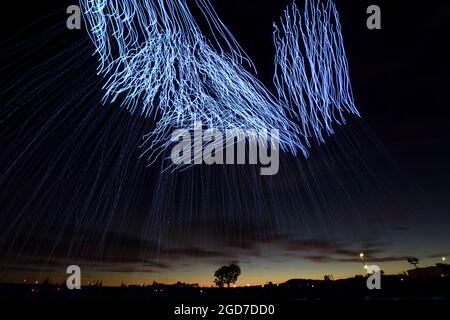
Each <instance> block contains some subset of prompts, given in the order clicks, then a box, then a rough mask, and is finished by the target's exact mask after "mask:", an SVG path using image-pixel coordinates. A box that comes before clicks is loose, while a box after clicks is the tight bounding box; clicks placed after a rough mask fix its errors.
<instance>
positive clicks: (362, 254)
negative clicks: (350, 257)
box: [359, 252, 367, 272]
mask: <svg viewBox="0 0 450 320" xmlns="http://www.w3.org/2000/svg"><path fill="white" fill-rule="evenodd" d="M359 257H360V258H361V262H362V264H363V267H364V270H366V272H367V265H366V262H365V261H364V253H362V252H361V253H360V254H359Z"/></svg>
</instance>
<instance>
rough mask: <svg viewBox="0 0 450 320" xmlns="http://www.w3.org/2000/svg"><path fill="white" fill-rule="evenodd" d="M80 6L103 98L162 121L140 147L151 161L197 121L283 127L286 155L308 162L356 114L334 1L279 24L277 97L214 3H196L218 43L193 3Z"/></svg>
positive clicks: (291, 13)
mask: <svg viewBox="0 0 450 320" xmlns="http://www.w3.org/2000/svg"><path fill="white" fill-rule="evenodd" d="M80 2H81V5H82V8H83V11H84V14H85V20H86V21H87V25H88V29H89V31H90V36H91V39H92V41H93V43H94V45H95V47H96V53H97V55H98V57H99V69H98V71H99V73H100V74H102V75H103V76H104V77H106V84H105V85H104V92H105V95H104V101H111V102H114V101H120V102H121V104H122V106H123V107H125V108H126V109H127V110H128V111H129V112H131V113H132V114H137V115H140V116H144V117H147V118H152V119H154V120H155V125H154V127H153V129H152V130H151V131H150V132H149V133H148V134H147V135H145V137H144V143H143V144H142V145H141V147H142V150H143V156H144V157H145V158H146V159H147V160H148V161H149V163H150V164H151V163H154V161H156V159H157V158H158V157H159V156H160V155H161V154H162V153H163V152H164V150H166V149H167V148H168V147H169V146H170V145H171V144H172V142H171V141H170V135H171V133H172V132H173V130H175V129H187V130H193V129H194V124H195V123H196V122H201V123H203V124H205V126H207V127H208V128H218V129H220V130H243V131H244V130H248V131H255V132H258V131H262V130H273V129H276V130H279V131H280V141H279V144H280V149H281V150H283V151H285V152H290V153H292V154H294V155H295V154H297V153H298V152H299V151H300V152H301V153H302V154H303V155H304V156H307V155H308V151H307V149H308V147H309V146H310V145H311V144H310V139H311V138H315V139H316V141H318V142H319V143H321V142H324V138H323V134H324V133H326V134H333V132H334V131H333V124H334V123H336V124H343V123H345V119H344V113H345V112H349V113H354V114H358V111H357V110H356V108H355V106H354V102H353V97H352V93H351V87H350V80H349V75H348V66H347V60H346V57H345V51H344V47H343V41H342V35H341V30H340V25H339V21H338V14H337V10H336V7H335V6H334V4H333V3H332V2H331V1H325V0H324V1H317V0H307V1H306V6H305V11H304V12H303V14H302V13H301V12H300V11H299V10H298V9H297V7H296V5H295V4H294V5H293V6H292V8H291V9H288V10H286V12H285V18H284V20H282V28H281V29H279V28H276V31H275V46H276V57H275V66H276V74H275V77H274V79H275V85H276V87H277V91H278V98H277V97H276V96H275V95H274V94H273V93H272V92H270V90H269V89H267V87H266V86H265V85H264V84H263V83H261V82H260V81H259V80H258V79H257V78H256V76H255V75H254V74H253V73H252V72H251V70H247V68H246V65H249V66H250V67H253V63H252V61H251V59H250V58H249V57H248V56H247V55H246V54H245V52H244V51H243V49H242V48H241V47H240V45H239V44H238V42H237V41H236V39H235V38H234V37H233V35H232V34H231V33H230V32H229V30H228V29H227V28H226V26H225V25H224V24H223V23H222V21H221V20H220V18H219V17H218V15H217V13H216V12H215V10H214V8H213V7H212V6H211V4H210V3H209V0H198V1H196V2H195V5H196V6H197V8H198V9H200V11H201V12H202V14H203V16H204V18H205V19H206V21H207V22H208V23H207V24H208V26H209V29H210V30H208V31H209V34H212V38H213V41H211V40H210V39H207V37H206V36H205V35H204V33H202V30H201V28H200V26H199V24H198V23H197V21H196V18H195V17H194V15H193V14H192V13H191V8H190V7H189V5H188V3H187V1H186V0H174V1H169V2H168V1H162V0H145V1H138V0H123V1H113V0H92V1H88V0H80ZM323 2H326V4H323ZM334 26H335V27H334ZM223 44H225V45H223Z"/></svg>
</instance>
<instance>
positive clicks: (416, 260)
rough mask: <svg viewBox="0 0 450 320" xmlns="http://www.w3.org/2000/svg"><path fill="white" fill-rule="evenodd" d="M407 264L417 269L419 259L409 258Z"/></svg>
mask: <svg viewBox="0 0 450 320" xmlns="http://www.w3.org/2000/svg"><path fill="white" fill-rule="evenodd" d="M408 262H409V263H410V264H412V265H413V266H414V267H416V269H417V265H418V264H419V258H409V259H408Z"/></svg>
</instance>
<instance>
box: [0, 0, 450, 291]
mask: <svg viewBox="0 0 450 320" xmlns="http://www.w3.org/2000/svg"><path fill="white" fill-rule="evenodd" d="M215 2H216V8H217V11H218V12H219V15H220V16H221V17H222V18H223V21H224V22H225V24H226V25H227V26H228V27H229V28H230V30H231V31H232V33H233V34H234V35H235V36H236V38H237V39H238V41H239V42H240V43H241V45H242V46H243V47H244V49H245V50H246V51H247V53H248V54H249V55H250V57H252V58H253V60H254V62H255V64H256V67H257V69H258V74H259V77H260V79H261V80H262V81H263V82H264V83H266V84H267V85H268V86H271V79H272V73H273V51H274V49H273V44H272V22H273V21H277V20H278V19H279V17H280V15H281V13H282V11H283V8H284V7H285V6H286V5H287V4H289V3H290V1H287V0H286V1H278V0H277V1H275V0H264V1H262V0H245V1H242V0H217V1H215ZM65 3H66V2H64V1H53V2H52V1H49V2H46V3H45V5H44V4H41V3H36V2H33V3H31V4H27V5H26V6H24V5H23V4H22V3H8V7H9V10H6V9H5V10H2V19H1V24H0V26H1V30H2V31H1V32H2V35H3V36H2V40H3V39H7V38H9V37H10V36H11V35H13V34H16V33H17V31H18V30H20V29H22V28H23V27H25V26H27V25H29V24H30V23H32V22H33V21H35V20H37V19H39V18H40V17H42V16H44V15H46V14H48V13H51V12H56V15H55V16H53V17H51V18H50V19H49V20H48V21H49V22H43V23H40V24H38V26H37V27H33V28H31V29H30V30H29V31H28V32H26V34H24V35H22V36H20V37H19V39H30V37H32V36H33V35H38V39H41V40H39V41H37V42H32V41H30V40H27V41H26V43H28V46H24V47H20V45H19V47H20V48H21V49H20V50H22V51H20V50H19V51H18V52H19V53H20V55H18V56H16V55H14V54H12V55H8V53H6V54H3V59H2V63H3V64H4V65H5V66H8V67H7V68H6V70H8V72H9V73H4V75H3V76H2V79H1V80H2V82H1V85H2V89H3V88H6V86H7V84H9V83H10V82H12V80H11V79H20V78H21V77H22V74H26V72H27V71H26V70H29V68H28V66H32V65H36V64H37V63H38V62H43V61H48V59H49V58H50V57H51V56H54V55H55V54H58V53H59V52H61V51H63V50H67V51H68V53H67V56H71V57H72V58H73V59H74V60H73V61H76V63H75V64H72V65H70V66H68V67H67V68H66V69H65V70H66V71H67V70H68V71H70V72H72V73H70V72H68V74H65V75H64V76H63V78H62V79H60V80H58V81H57V82H56V81H55V82H52V80H51V79H50V78H52V77H51V76H48V77H47V78H44V79H40V80H39V81H42V82H46V81H48V83H50V85H49V86H48V88H46V89H45V90H44V91H42V92H38V93H37V94H36V93H33V91H30V90H29V89H27V91H26V92H25V93H23V92H22V93H20V94H21V95H22V96H26V97H33V98H32V99H31V100H32V102H23V101H22V100H11V99H12V97H14V94H10V93H9V91H8V94H6V95H2V101H1V103H2V108H4V106H5V107H6V106H7V105H8V106H10V105H11V104H18V105H20V110H21V111H20V112H18V113H15V114H14V116H13V117H11V118H8V123H7V124H5V123H4V122H2V124H1V125H2V135H3V132H5V135H4V136H6V135H7V137H8V141H6V140H5V142H2V147H3V150H6V151H5V153H4V156H3V157H2V158H1V160H2V162H1V164H2V165H5V166H4V168H6V167H8V166H9V167H11V169H10V170H9V171H7V170H8V169H2V171H1V173H2V175H3V177H4V179H3V178H2V181H1V183H2V185H1V188H3V190H6V191H3V193H1V197H2V199H1V202H0V203H1V205H2V208H4V209H2V214H3V215H4V219H2V226H1V229H0V230H2V231H3V232H2V234H3V235H6V236H3V237H2V238H0V239H1V242H0V244H1V245H2V247H3V248H6V249H7V250H5V251H4V252H7V254H4V255H5V257H2V258H3V260H2V263H3V267H5V269H10V270H12V271H9V272H7V273H6V275H5V279H8V277H9V278H13V279H16V280H17V279H18V278H22V277H29V276H30V275H32V276H33V277H38V276H37V275H36V274H39V276H40V277H45V276H46V275H49V274H51V275H52V276H55V277H58V276H61V274H64V270H63V271H61V269H63V266H64V265H65V264H67V263H80V264H82V265H85V266H86V268H89V270H90V274H89V276H90V277H92V278H104V279H105V280H106V282H107V281H109V283H114V284H117V283H120V282H122V280H125V281H128V282H142V281H147V282H148V281H149V280H150V279H152V280H153V279H156V280H158V281H166V282H173V281H176V280H183V281H188V282H201V283H210V282H211V281H210V280H211V279H209V278H210V275H211V274H212V273H213V271H214V269H215V268H216V267H217V266H218V265H219V264H222V263H229V262H237V263H239V264H241V266H242V267H243V270H244V273H243V280H242V281H244V282H249V283H261V282H264V281H266V280H273V281H283V280H287V279H289V278H293V277H314V278H322V276H323V274H329V273H332V274H335V275H336V276H337V277H344V276H351V275H354V274H356V273H359V272H361V266H360V264H359V263H358V257H357V254H358V253H359V252H360V251H364V252H365V253H366V254H367V256H368V258H369V259H371V261H372V262H373V263H379V264H380V265H381V266H382V267H383V268H384V269H385V270H386V271H388V272H400V271H402V270H404V269H406V268H408V266H407V264H406V263H405V259H406V257H408V256H410V255H417V256H419V257H420V258H422V259H423V261H424V262H423V263H424V264H432V263H435V262H438V259H439V257H441V256H442V255H447V254H448V251H449V245H450V239H449V237H448V234H449V233H450V232H449V231H450V230H449V228H450V214H449V208H450V200H449V195H450V189H449V185H448V181H449V178H450V170H449V168H448V166H447V164H448V163H449V162H450V152H449V148H448V146H449V142H448V141H449V139H450V134H449V132H448V128H449V124H450V123H449V121H450V111H449V108H448V107H449V103H448V98H449V93H448V92H449V90H448V75H449V74H450V72H449V71H450V68H449V67H450V62H449V61H448V57H449V52H448V49H447V46H446V43H445V42H446V40H447V39H448V34H449V31H450V28H449V24H450V19H448V15H449V12H450V4H449V3H448V2H447V1H432V2H427V3H426V4H425V3H424V2H423V1H406V0H402V1H378V0H374V1H362V0H358V1H336V3H337V6H338V9H339V12H340V16H341V23H342V26H343V33H344V40H345V47H346V49H347V54H348V60H349V63H350V73H351V79H352V83H353V88H354V94H355V99H356V102H357V106H358V108H359V110H360V111H361V114H362V119H350V121H349V124H348V126H346V127H343V128H341V129H340V130H339V131H338V133H337V135H336V136H335V137H331V138H330V139H329V141H328V142H327V145H325V146H320V147H314V148H313V150H312V155H311V158H310V159H308V160H304V159H298V160H293V159H291V158H290V157H286V158H285V159H284V158H283V159H282V160H283V162H282V164H281V165H282V168H281V172H280V174H279V176H277V177H276V178H274V179H273V181H272V180H271V181H267V180H262V179H259V178H255V176H254V172H253V170H251V168H250V169H249V168H238V169H225V170H223V169H222V168H208V169H203V168H196V169H194V170H192V172H184V173H181V174H179V175H176V176H173V175H168V174H165V175H160V174H159V170H158V169H159V168H146V165H145V163H141V162H139V161H137V160H136V159H137V157H138V150H135V149H134V147H133V146H134V145H135V144H137V143H138V142H139V139H140V138H141V136H142V133H145V129H146V128H147V127H148V123H146V122H145V121H144V120H142V121H135V119H133V117H131V116H129V115H127V114H126V113H125V112H121V111H120V110H119V111H116V109H114V107H117V106H111V108H108V107H103V108H102V107H99V106H97V105H96V104H98V105H100V98H101V92H98V91H95V89H96V88H97V89H98V88H99V83H100V82H99V81H98V79H97V77H96V75H95V59H93V58H92V57H90V55H91V51H90V50H91V49H92V48H90V47H89V42H88V39H87V37H86V35H85V34H84V31H72V32H69V31H64V30H63V31H62V32H61V33H62V35H59V36H58V37H57V38H56V39H54V40H48V39H50V33H49V32H48V31H45V30H47V29H48V28H50V27H52V26H53V25H54V23H56V22H58V21H61V27H62V28H63V27H64V19H65V17H66V16H65V14H64V8H65V7H66V5H65ZM68 4H69V3H68ZM372 4H377V5H379V6H380V7H381V9H382V30H376V31H371V30H368V29H367V28H366V19H367V14H366V13H365V12H366V8H367V7H368V6H369V5H372ZM46 21H47V20H46ZM46 39H47V40H48V43H47V42H46ZM52 41H53V42H52ZM12 43H14V44H18V40H13V41H12V42H11V41H10V42H7V43H6V44H2V49H3V48H4V47H5V46H6V47H8V48H12ZM55 43H59V45H56V44H55ZM61 43H62V44H61ZM30 47H31V48H33V50H35V51H32V52H33V54H32V56H24V52H25V51H26V50H28V49H30ZM23 48H25V49H23ZM24 50H25V51H24ZM5 56H6V58H5ZM67 59H68V58H67ZM68 60H69V59H68ZM63 62H64V59H60V60H58V59H57V60H55V62H54V63H51V64H49V66H51V68H50V67H49V68H44V69H45V71H46V72H48V73H49V74H50V75H56V74H60V71H58V70H57V68H58V65H62V63H63ZM7 63H8V65H7ZM2 67H3V65H2ZM58 72H59V73H58ZM6 75H7V76H6ZM23 79H25V80H23V81H22V82H19V84H18V88H17V89H14V90H13V92H15V93H18V92H20V91H19V90H20V89H19V87H20V86H22V87H23V85H24V83H27V82H28V83H29V82H30V78H27V77H25V78H23ZM53 81H54V79H53ZM72 90H74V91H72ZM76 90H79V91H78V92H81V97H80V98H76V92H77V91H76ZM2 91H3V90H2ZM70 94H72V95H73V96H74V97H75V98H74V99H73V100H70V99H69V100H64V99H67V95H70ZM36 95H39V96H41V97H45V99H43V100H40V99H38V98H35V96H36ZM83 97H84V98H85V99H86V100H88V101H90V102H91V103H90V104H86V101H84V100H83V101H82V99H83ZM7 100H8V102H10V101H14V102H13V103H6V102H5V101H7ZM16 101H17V102H16ZM95 101H96V102H95ZM34 104H37V105H34ZM62 105H63V107H61V106H62ZM34 107H35V109H34ZM75 107H76V109H74V108H75ZM95 108H102V109H101V110H99V109H95ZM2 110H3V109H2ZM24 110H27V111H24ZM29 110H33V112H31V111H29ZM34 110H36V113H34ZM58 110H64V112H61V113H58ZM30 113H32V114H33V115H32V116H31V115H30ZM4 114H5V113H3V112H2V116H3V115H4ZM55 114H58V115H57V116H55V119H53V120H52V121H53V122H49V123H51V124H52V125H51V127H52V128H53V129H52V130H49V129H48V128H46V130H44V131H45V132H46V133H45V134H43V135H41V137H45V139H42V141H40V142H33V143H31V142H30V141H31V140H32V137H33V136H35V137H39V136H40V135H39V132H40V131H39V128H42V127H43V126H45V124H46V123H47V122H46V120H48V119H49V118H51V116H52V115H55ZM65 114H67V115H69V116H67V117H65V116H64V115H65ZM27 119H29V120H27ZM80 123H83V125H84V126H83V127H82V129H80ZM18 130H20V131H18ZM36 132H37V134H36ZM74 133H76V134H74ZM36 143H37V144H36ZM29 145H33V146H34V147H32V148H29V149H27V146H29ZM72 145H73V147H70V148H69V147H68V146H72ZM105 146H106V147H105ZM19 149H20V150H26V151H25V156H24V157H23V158H22V160H21V161H19V162H18V163H16V162H14V160H15V159H16V158H18V157H19V151H18V150H19ZM105 154H107V155H108V156H105ZM124 154H126V155H127V156H126V157H124V159H126V160H127V161H128V160H129V161H131V162H129V163H128V162H127V163H125V160H123V159H122V160H117V159H118V158H120V157H121V156H123V155H124ZM59 156H60V157H59ZM128 157H129V158H128ZM104 159H107V160H105V161H104V163H103V162H102V161H103V160H104ZM133 160H135V161H136V163H137V164H136V165H132V164H130V163H134V162H132V161H133ZM100 162H101V163H102V165H99V164H98V163H100ZM118 163H119V164H120V165H119V166H118V165H117V164H118ZM283 164H284V165H283ZM117 168H119V169H117ZM46 169H49V170H48V171H47V170H46ZM97 173H98V175H97ZM12 177H13V178H12ZM45 177H46V178H45ZM96 177H97V178H98V179H96ZM42 181H45V182H43V183H42V184H41V182H42ZM92 190H94V191H92ZM92 194H94V195H93V196H92ZM19 213H20V214H19ZM13 222H14V223H13ZM10 226H14V227H11V228H10ZM43 230H45V232H43ZM100 260H101V261H102V263H99V262H98V261H100ZM72 261H75V262H72Z"/></svg>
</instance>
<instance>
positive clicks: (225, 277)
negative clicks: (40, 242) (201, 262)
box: [214, 264, 241, 288]
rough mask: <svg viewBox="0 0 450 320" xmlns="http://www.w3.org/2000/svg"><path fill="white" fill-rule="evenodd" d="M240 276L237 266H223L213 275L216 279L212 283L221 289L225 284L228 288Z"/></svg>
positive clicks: (239, 269)
mask: <svg viewBox="0 0 450 320" xmlns="http://www.w3.org/2000/svg"><path fill="white" fill-rule="evenodd" d="M240 275H241V268H239V266H237V265H235V264H231V265H229V266H223V267H220V268H219V269H218V270H217V271H216V272H215V273H214V276H215V277H216V279H215V280H214V283H215V284H216V285H217V286H219V287H221V288H223V286H224V285H225V284H226V285H227V286H228V287H230V285H231V284H234V283H236V281H237V278H238V277H239V276H240Z"/></svg>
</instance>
